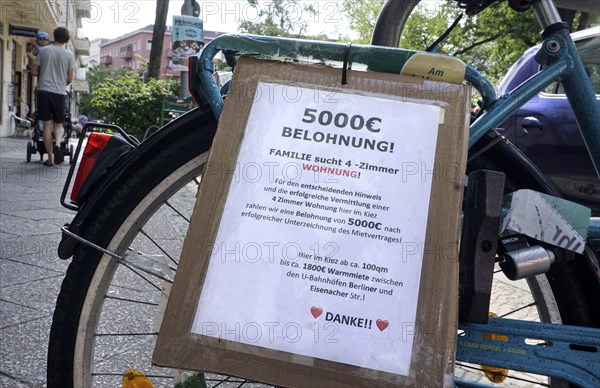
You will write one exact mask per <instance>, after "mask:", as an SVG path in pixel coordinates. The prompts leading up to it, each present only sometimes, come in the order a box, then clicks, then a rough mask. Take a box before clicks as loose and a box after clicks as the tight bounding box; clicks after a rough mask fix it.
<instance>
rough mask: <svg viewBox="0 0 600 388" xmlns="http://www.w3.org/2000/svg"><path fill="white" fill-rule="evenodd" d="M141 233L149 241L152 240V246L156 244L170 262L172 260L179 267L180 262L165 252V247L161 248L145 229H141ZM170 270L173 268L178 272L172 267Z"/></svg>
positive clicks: (175, 269)
mask: <svg viewBox="0 0 600 388" xmlns="http://www.w3.org/2000/svg"><path fill="white" fill-rule="evenodd" d="M140 233H141V234H143V235H144V236H146V238H147V239H148V240H150V242H151V243H152V244H154V246H156V247H157V248H158V249H159V250H160V251H161V252H162V253H163V254H164V255H165V256H167V257H168V258H169V260H171V262H173V264H175V265H176V266H179V262H178V261H177V260H175V259H174V258H173V257H172V256H171V255H169V254H168V253H167V251H165V250H164V249H163V247H161V246H160V245H159V244H158V243H157V242H156V241H155V240H154V239H153V238H152V237H150V236H149V235H148V233H146V231H145V230H144V228H142V229H140ZM169 268H171V269H172V270H174V271H177V268H172V267H169Z"/></svg>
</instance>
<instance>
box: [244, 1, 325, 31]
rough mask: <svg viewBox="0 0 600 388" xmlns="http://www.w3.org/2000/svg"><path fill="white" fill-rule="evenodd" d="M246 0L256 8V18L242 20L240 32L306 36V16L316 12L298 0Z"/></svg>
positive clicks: (311, 15)
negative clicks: (266, 1)
mask: <svg viewBox="0 0 600 388" xmlns="http://www.w3.org/2000/svg"><path fill="white" fill-rule="evenodd" d="M247 1H248V4H250V5H251V6H252V7H253V8H254V9H255V10H256V13H257V18H256V21H254V20H243V21H242V22H241V23H240V25H239V28H240V31H241V32H245V33H249V34H256V35H267V36H282V37H292V36H294V37H299V36H304V37H307V36H306V30H307V28H308V24H309V23H308V20H307V18H306V17H307V16H308V17H309V18H310V17H313V16H314V15H315V14H316V11H315V9H314V7H313V6H312V5H302V4H300V3H301V2H300V1H299V0H273V1H271V2H268V3H264V2H261V1H259V0H247ZM313 38H315V37H313ZM317 38H323V36H319V37H317ZM325 38H326V37H325Z"/></svg>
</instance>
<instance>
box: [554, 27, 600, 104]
mask: <svg viewBox="0 0 600 388" xmlns="http://www.w3.org/2000/svg"><path fill="white" fill-rule="evenodd" d="M575 46H577V51H578V52H579V56H580V57H581V62H582V63H583V67H584V68H585V72H586V73H587V76H588V78H589V79H590V82H591V84H592V88H593V89H594V92H595V93H596V94H600V35H596V36H593V37H591V38H587V39H583V40H579V41H577V42H575ZM544 93H548V94H565V89H564V88H563V86H562V84H561V83H559V82H554V83H553V84H551V85H548V86H547V87H546V89H544Z"/></svg>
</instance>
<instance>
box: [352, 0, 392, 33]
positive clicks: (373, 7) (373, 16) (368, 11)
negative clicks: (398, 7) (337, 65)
mask: <svg viewBox="0 0 600 388" xmlns="http://www.w3.org/2000/svg"><path fill="white" fill-rule="evenodd" d="M384 3H385V0H344V3H343V5H342V10H343V12H345V13H346V15H347V16H348V18H349V19H350V27H351V28H352V31H354V32H356V33H358V38H356V39H354V40H353V41H354V43H360V44H369V43H370V42H371V35H373V29H374V28H375V21H377V16H378V15H379V13H380V12H381V8H382V7H383V4H384Z"/></svg>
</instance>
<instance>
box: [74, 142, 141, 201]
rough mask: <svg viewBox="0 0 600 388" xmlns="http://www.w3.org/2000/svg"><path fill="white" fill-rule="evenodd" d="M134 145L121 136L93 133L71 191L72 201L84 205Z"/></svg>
mask: <svg viewBox="0 0 600 388" xmlns="http://www.w3.org/2000/svg"><path fill="white" fill-rule="evenodd" d="M132 149H133V145H131V144H130V143H129V142H127V141H126V140H125V139H123V137H121V136H119V135H113V134H107V133H97V132H92V133H91V134H90V136H89V138H88V142H87V144H86V146H85V149H84V151H83V156H82V157H81V162H80V163H79V168H78V170H77V175H76V177H75V183H74V184H73V189H72V190H71V201H73V202H75V203H77V204H82V203H83V202H84V201H85V198H86V197H87V195H88V194H89V193H90V191H91V190H92V188H93V186H94V184H95V183H96V182H98V181H99V178H101V177H102V176H104V174H105V173H106V172H107V171H108V170H109V169H110V167H111V166H113V165H114V164H115V162H116V161H117V160H119V159H120V157H121V156H123V155H125V154H126V153H128V152H129V151H131V150H132Z"/></svg>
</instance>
